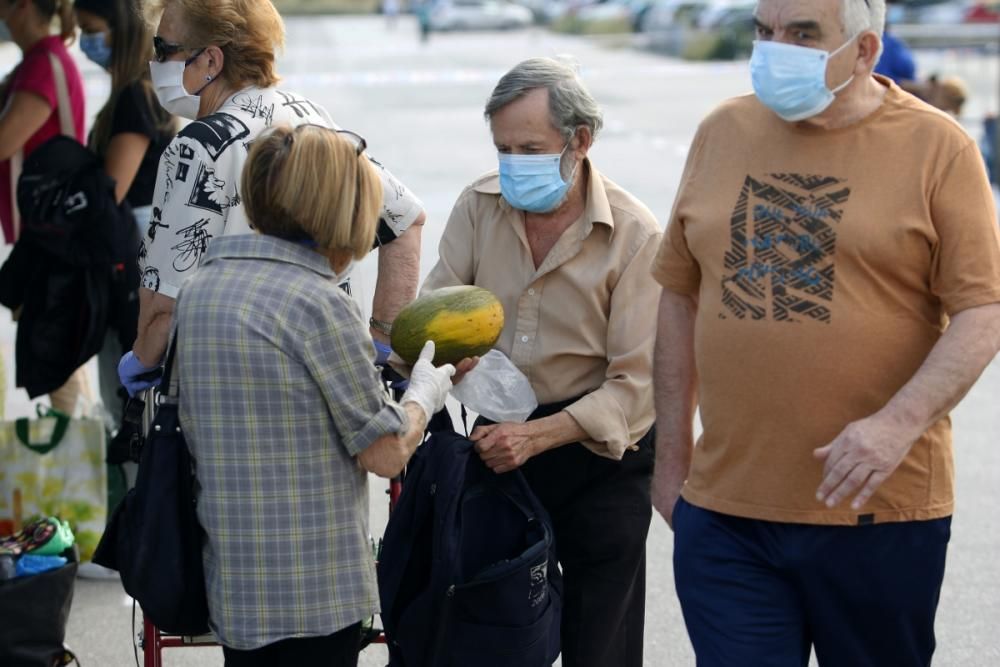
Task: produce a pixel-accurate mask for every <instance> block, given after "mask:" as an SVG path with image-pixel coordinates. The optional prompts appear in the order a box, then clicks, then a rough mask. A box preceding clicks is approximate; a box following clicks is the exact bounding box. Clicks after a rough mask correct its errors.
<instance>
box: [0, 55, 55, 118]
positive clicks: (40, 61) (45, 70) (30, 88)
mask: <svg viewBox="0 0 1000 667" xmlns="http://www.w3.org/2000/svg"><path fill="white" fill-rule="evenodd" d="M18 91H25V92H29V93H34V94H36V95H38V96H39V97H41V98H42V99H44V100H45V101H46V102H48V103H49V107H50V108H52V109H55V108H56V105H57V104H58V100H57V96H56V84H55V80H54V78H53V76H52V64H51V63H50V62H49V52H48V51H46V50H44V49H36V50H35V51H34V52H32V53H31V54H29V55H28V57H27V58H25V59H24V62H23V63H21V66H20V67H19V68H18V71H17V75H15V77H14V81H13V83H12V84H11V93H15V92H18Z"/></svg>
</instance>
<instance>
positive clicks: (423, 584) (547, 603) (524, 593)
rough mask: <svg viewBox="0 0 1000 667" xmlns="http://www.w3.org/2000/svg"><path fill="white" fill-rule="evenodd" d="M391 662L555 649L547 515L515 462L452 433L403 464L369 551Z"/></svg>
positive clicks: (484, 664) (501, 660)
mask: <svg viewBox="0 0 1000 667" xmlns="http://www.w3.org/2000/svg"><path fill="white" fill-rule="evenodd" d="M378 585H379V597H380V598H381V603H382V622H383V624H384V626H385V633H386V638H387V640H388V641H387V644H388V648H389V665H390V667H424V666H427V667H468V666H470V665H475V666H476V667H543V666H548V665H551V664H552V663H553V662H554V661H555V659H556V658H557V657H558V655H559V649H560V642H559V625H560V619H561V609H562V580H561V575H560V573H559V569H558V565H557V563H556V557H555V541H554V537H553V530H552V524H551V521H550V519H549V517H548V514H547V513H546V512H545V509H544V508H543V507H542V505H541V503H540V502H539V501H538V499H537V498H536V497H535V495H534V493H533V492H532V491H531V489H530V487H529V486H528V484H527V482H526V481H525V479H524V476H523V475H522V474H521V472H520V471H513V472H510V473H506V474H503V475H497V474H495V473H494V472H492V471H491V470H489V469H488V468H487V467H486V465H485V464H483V462H482V461H481V460H480V458H479V456H478V455H477V454H476V453H475V450H474V449H473V443H472V442H471V441H469V440H468V439H467V438H464V437H461V436H459V435H457V434H455V433H450V432H437V433H434V434H432V435H431V437H430V439H429V440H428V441H427V442H425V443H424V444H423V445H421V446H420V448H419V449H418V450H417V453H416V455H414V457H413V459H412V460H411V461H410V463H409V465H408V467H407V474H406V480H405V482H404V484H403V493H402V496H401V497H400V499H399V503H398V504H397V505H396V507H395V508H394V509H393V511H392V513H391V515H390V517H389V525H388V526H387V528H386V531H385V536H384V541H383V543H382V549H381V552H380V554H379V561H378Z"/></svg>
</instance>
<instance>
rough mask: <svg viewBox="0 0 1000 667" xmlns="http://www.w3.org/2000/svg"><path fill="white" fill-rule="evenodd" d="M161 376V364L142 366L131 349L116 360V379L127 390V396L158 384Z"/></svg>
mask: <svg viewBox="0 0 1000 667" xmlns="http://www.w3.org/2000/svg"><path fill="white" fill-rule="evenodd" d="M162 377H163V368H162V367H161V366H151V367H150V366H143V365H142V362H141V361H139V357H137V356H135V353H134V352H132V351H131V350H130V351H129V352H128V353H126V354H125V356H123V357H122V359H121V361H119V362H118V379H119V380H121V382H122V386H124V387H125V389H126V390H128V395H129V396H135V395H136V394H138V393H139V392H140V391H145V390H146V389H149V388H150V387H155V386H157V385H159V384H160V379H161V378H162Z"/></svg>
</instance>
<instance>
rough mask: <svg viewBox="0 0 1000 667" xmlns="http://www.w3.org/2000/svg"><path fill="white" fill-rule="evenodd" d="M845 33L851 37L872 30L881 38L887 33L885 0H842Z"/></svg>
mask: <svg viewBox="0 0 1000 667" xmlns="http://www.w3.org/2000/svg"><path fill="white" fill-rule="evenodd" d="M842 2H843V5H842V9H843V18H844V32H845V33H847V35H848V36H849V37H853V36H855V35H858V34H860V33H862V32H864V31H865V30H871V31H872V32H874V33H875V34H877V35H878V36H879V37H881V36H882V33H883V32H884V31H885V0H842Z"/></svg>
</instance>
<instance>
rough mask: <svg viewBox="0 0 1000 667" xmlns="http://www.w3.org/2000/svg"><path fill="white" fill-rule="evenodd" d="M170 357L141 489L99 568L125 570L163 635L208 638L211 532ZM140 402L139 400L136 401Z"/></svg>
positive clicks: (122, 513)
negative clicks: (202, 516)
mask: <svg viewBox="0 0 1000 667" xmlns="http://www.w3.org/2000/svg"><path fill="white" fill-rule="evenodd" d="M176 349H177V339H176V338H175V339H174V340H173V341H172V342H171V345H170V348H169V351H168V352H167V361H166V364H165V366H164V368H165V370H164V374H163V381H162V383H161V386H162V387H165V388H167V393H166V394H161V395H160V397H159V405H157V407H156V414H155V416H154V417H153V425H152V430H151V432H150V433H149V434H147V435H146V437H145V440H144V442H143V443H142V444H141V448H140V450H139V451H140V456H139V472H138V477H137V479H136V483H135V488H134V489H131V490H129V492H128V493H127V494H126V495H125V497H124V498H123V499H122V501H121V502H120V503H119V504H118V506H117V507H116V508H115V510H114V512H113V513H112V515H111V519H110V520H109V521H108V526H107V528H106V529H105V531H104V535H103V536H101V541H100V543H99V544H98V545H97V550H96V551H95V552H94V558H93V561H94V562H95V563H97V564H98V565H103V566H105V567H109V568H111V569H113V570H118V572H119V573H120V574H121V579H122V587H123V588H124V589H125V591H126V592H127V593H128V594H129V595H131V596H132V597H133V598H135V600H136V601H137V602H138V603H139V606H141V607H142V611H143V614H145V616H146V617H147V618H149V619H150V620H151V621H152V622H153V624H154V625H156V627H157V628H158V629H160V630H162V631H164V632H168V633H171V634H178V635H201V634H205V633H207V632H208V630H209V628H208V621H209V618H208V600H207V597H206V593H205V574H204V570H203V567H202V556H201V552H202V544H203V543H204V531H203V530H202V528H201V525H200V524H199V523H198V514H197V508H196V506H195V484H196V480H195V476H194V462H193V460H192V458H191V454H190V452H189V451H188V448H187V441H186V440H185V439H184V434H183V433H182V431H181V424H180V417H179V415H178V403H179V397H178V395H177V387H176V381H175V382H173V383H172V382H171V374H172V372H173V371H174V370H175V369H174V353H175V351H176ZM133 400H135V399H133Z"/></svg>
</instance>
